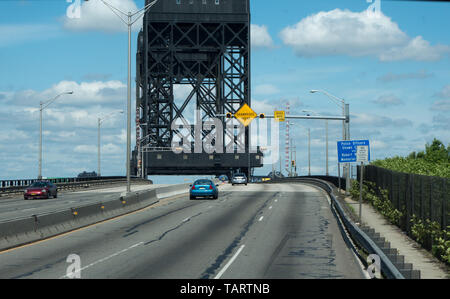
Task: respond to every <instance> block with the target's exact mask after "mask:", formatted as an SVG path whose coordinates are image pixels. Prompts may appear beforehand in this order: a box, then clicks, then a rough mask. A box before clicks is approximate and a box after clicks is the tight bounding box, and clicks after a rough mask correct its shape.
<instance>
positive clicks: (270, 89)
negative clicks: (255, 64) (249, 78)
mask: <svg viewBox="0 0 450 299" xmlns="http://www.w3.org/2000/svg"><path fill="white" fill-rule="evenodd" d="M279 92H280V90H279V89H278V88H277V87H276V86H275V85H272V84H261V85H257V86H255V88H254V89H253V93H254V94H256V95H273V94H277V93H279Z"/></svg>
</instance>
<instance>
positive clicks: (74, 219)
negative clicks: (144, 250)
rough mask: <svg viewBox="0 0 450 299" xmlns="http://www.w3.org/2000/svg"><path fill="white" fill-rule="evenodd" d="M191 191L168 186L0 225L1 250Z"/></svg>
mask: <svg viewBox="0 0 450 299" xmlns="http://www.w3.org/2000/svg"><path fill="white" fill-rule="evenodd" d="M188 191H189V184H181V185H173V186H166V187H161V188H157V189H153V190H146V191H142V192H135V193H131V194H129V195H126V196H121V197H119V198H117V199H114V200H111V201H107V202H102V203H95V204H89V205H84V206H76V207H71V208H70V209H66V210H62V211H55V212H53V213H46V214H41V215H33V216H31V217H25V218H23V219H12V220H9V221H4V222H0V251H3V250H6V249H9V248H14V247H17V246H20V245H23V244H27V243H31V242H35V241H38V240H42V239H46V238H49V237H53V236H56V235H59V234H62V233H65V232H69V231H71V230H74V229H78V228H81V227H85V226H88V225H92V224H95V223H98V222H101V221H105V220H108V219H111V218H114V217H117V216H120V215H125V214H127V213H130V212H134V211H137V210H140V209H143V208H146V207H148V206H150V205H153V204H155V203H157V202H158V201H159V199H160V198H166V197H169V196H175V195H179V194H183V193H187V192H188Z"/></svg>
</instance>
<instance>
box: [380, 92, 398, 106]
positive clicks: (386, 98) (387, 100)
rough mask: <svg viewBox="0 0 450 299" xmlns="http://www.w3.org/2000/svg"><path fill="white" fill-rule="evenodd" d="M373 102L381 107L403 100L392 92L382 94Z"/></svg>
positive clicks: (396, 103)
mask: <svg viewBox="0 0 450 299" xmlns="http://www.w3.org/2000/svg"><path fill="white" fill-rule="evenodd" d="M373 102H374V103H375V104H378V105H380V106H383V107H388V106H394V105H401V104H403V101H402V100H401V99H400V98H398V97H396V96H395V95H392V94H387V95H382V96H380V97H378V98H377V99H376V100H374V101H373Z"/></svg>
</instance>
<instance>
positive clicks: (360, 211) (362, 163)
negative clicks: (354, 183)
mask: <svg viewBox="0 0 450 299" xmlns="http://www.w3.org/2000/svg"><path fill="white" fill-rule="evenodd" d="M363 177H364V162H361V171H360V178H359V224H360V225H361V215H362V192H363Z"/></svg>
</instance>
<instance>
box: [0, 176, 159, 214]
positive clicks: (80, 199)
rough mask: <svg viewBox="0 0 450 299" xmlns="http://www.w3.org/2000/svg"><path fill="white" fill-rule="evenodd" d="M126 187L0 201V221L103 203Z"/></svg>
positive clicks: (139, 186) (144, 186)
mask: <svg viewBox="0 0 450 299" xmlns="http://www.w3.org/2000/svg"><path fill="white" fill-rule="evenodd" d="M164 186H168V185H149V184H136V185H132V189H131V191H143V190H152V189H155V188H160V187H164ZM125 191H126V186H124V185H123V184H122V185H119V186H117V185H115V186H109V187H107V188H105V187H104V188H98V189H95V188H94V189H91V188H89V189H87V190H77V191H73V192H72V191H59V192H58V198H53V197H51V198H49V199H29V200H24V199H23V195H16V196H13V197H10V198H4V199H0V221H5V220H10V219H15V218H20V217H28V216H32V215H36V214H45V213H50V212H54V211H60V210H65V209H68V208H71V207H75V206H81V205H85V204H92V203H98V202H105V201H109V200H114V199H117V198H119V197H120V196H121V195H125V193H124V192H125Z"/></svg>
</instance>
